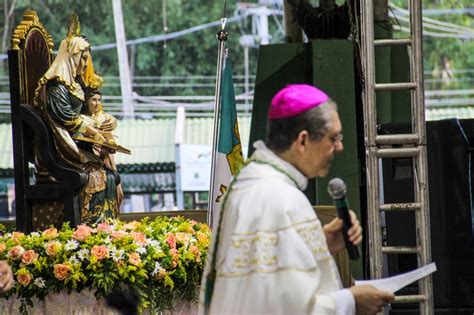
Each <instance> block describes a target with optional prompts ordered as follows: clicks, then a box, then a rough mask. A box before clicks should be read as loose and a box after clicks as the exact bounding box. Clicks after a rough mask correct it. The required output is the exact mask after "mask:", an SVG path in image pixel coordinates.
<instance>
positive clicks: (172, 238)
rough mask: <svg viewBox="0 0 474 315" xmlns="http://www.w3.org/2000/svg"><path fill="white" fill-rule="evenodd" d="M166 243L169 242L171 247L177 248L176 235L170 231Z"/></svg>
mask: <svg viewBox="0 0 474 315" xmlns="http://www.w3.org/2000/svg"><path fill="white" fill-rule="evenodd" d="M166 243H168V246H169V247H170V248H176V236H174V234H173V233H168V235H166Z"/></svg>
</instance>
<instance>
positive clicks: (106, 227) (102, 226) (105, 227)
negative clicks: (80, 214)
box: [97, 223, 112, 233]
mask: <svg viewBox="0 0 474 315" xmlns="http://www.w3.org/2000/svg"><path fill="white" fill-rule="evenodd" d="M97 230H98V231H99V232H103V233H110V232H111V231H112V227H111V226H110V225H108V224H107V223H99V224H97Z"/></svg>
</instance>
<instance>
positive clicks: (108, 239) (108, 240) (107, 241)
mask: <svg viewBox="0 0 474 315" xmlns="http://www.w3.org/2000/svg"><path fill="white" fill-rule="evenodd" d="M111 242H112V240H111V239H110V236H109V235H107V237H106V238H104V244H110V243H111Z"/></svg>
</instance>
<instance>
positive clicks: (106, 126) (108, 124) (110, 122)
mask: <svg viewBox="0 0 474 315" xmlns="http://www.w3.org/2000/svg"><path fill="white" fill-rule="evenodd" d="M116 127H117V119H116V118H115V117H113V116H110V118H109V119H107V120H106V121H104V122H103V123H102V125H101V126H100V129H102V130H104V131H112V130H115V128H116Z"/></svg>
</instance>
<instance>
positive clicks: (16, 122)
mask: <svg viewBox="0 0 474 315" xmlns="http://www.w3.org/2000/svg"><path fill="white" fill-rule="evenodd" d="M53 45H54V44H53V40H52V38H51V36H50V35H49V34H48V32H47V31H46V29H45V28H44V26H43V25H42V24H41V23H40V21H39V19H38V16H37V14H36V12H35V11H31V10H28V11H26V12H25V13H24V15H23V20H22V21H21V22H20V24H19V25H18V26H17V27H16V29H15V30H14V32H13V35H12V48H11V50H9V51H8V60H9V72H10V97H11V113H12V129H13V153H14V168H15V203H16V225H17V228H18V229H19V230H22V231H25V232H30V231H32V230H36V229H43V228H45V227H47V225H48V223H49V224H57V225H59V224H60V223H61V222H62V221H69V222H70V223H71V225H73V226H75V225H77V224H78V223H79V220H80V196H79V191H80V188H81V187H82V186H83V185H84V183H85V181H86V174H84V173H80V172H78V171H76V170H73V169H70V168H68V167H67V166H66V165H64V163H63V162H62V161H61V160H60V159H58V158H57V152H56V149H55V146H54V143H53V138H52V134H51V130H50V128H49V126H48V125H47V123H46V122H45V120H43V118H42V116H41V113H40V111H39V110H37V109H36V108H35V106H34V102H33V100H34V96H35V90H36V88H37V86H38V81H39V79H40V78H41V77H42V76H43V75H44V73H45V72H46V71H47V70H48V68H49V66H50V64H51V62H52V58H53V53H52V49H53ZM38 160H39V161H41V165H42V167H44V168H45V171H46V172H47V173H49V174H50V175H51V177H54V178H55V179H56V180H55V181H45V182H38V180H36V179H35V178H34V176H33V174H31V172H30V167H34V165H35V162H36V161H38ZM40 219H41V220H40ZM39 221H41V222H39Z"/></svg>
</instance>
